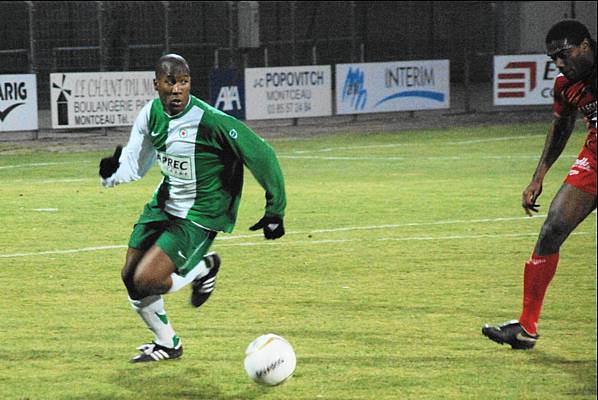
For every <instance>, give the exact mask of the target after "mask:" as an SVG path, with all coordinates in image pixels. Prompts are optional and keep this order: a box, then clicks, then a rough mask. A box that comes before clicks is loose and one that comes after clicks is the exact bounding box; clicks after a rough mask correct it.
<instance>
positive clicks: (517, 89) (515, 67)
mask: <svg viewBox="0 0 598 400" xmlns="http://www.w3.org/2000/svg"><path fill="white" fill-rule="evenodd" d="M536 68H537V66H536V62H535V61H513V62H510V63H508V64H507V65H506V66H505V67H504V70H508V71H507V72H501V73H499V74H498V94H497V96H498V97H499V98H505V97H510V98H513V97H517V98H519V97H525V94H526V83H528V85H527V91H528V92H531V91H532V90H534V89H535V88H536V85H537V77H536V75H537V74H536Z"/></svg>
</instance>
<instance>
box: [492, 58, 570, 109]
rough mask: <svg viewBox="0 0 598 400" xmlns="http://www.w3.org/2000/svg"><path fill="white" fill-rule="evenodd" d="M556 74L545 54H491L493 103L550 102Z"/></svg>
mask: <svg viewBox="0 0 598 400" xmlns="http://www.w3.org/2000/svg"><path fill="white" fill-rule="evenodd" d="M558 74H559V71H558V69H557V68H556V66H555V65H554V62H552V60H551V59H550V58H548V57H547V56H546V55H545V54H526V55H512V56H494V90H493V92H494V105H495V106H515V105H529V104H551V103H552V89H553V85H554V78H555V77H556V76H557V75H558Z"/></svg>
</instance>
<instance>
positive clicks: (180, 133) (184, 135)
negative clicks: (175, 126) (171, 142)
mask: <svg viewBox="0 0 598 400" xmlns="http://www.w3.org/2000/svg"><path fill="white" fill-rule="evenodd" d="M179 136H180V137H182V138H186V137H187V136H188V133H187V131H186V130H185V129H183V130H181V131H180V132H179Z"/></svg>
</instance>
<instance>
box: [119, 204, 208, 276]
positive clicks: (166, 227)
mask: <svg viewBox="0 0 598 400" xmlns="http://www.w3.org/2000/svg"><path fill="white" fill-rule="evenodd" d="M164 215H165V216H166V219H164V220H159V221H147V220H144V218H140V220H139V221H138V222H137V224H135V227H134V228H133V232H132V233H131V237H130V238H129V247H130V248H133V249H138V250H141V251H147V250H149V248H150V247H152V246H153V245H154V244H155V245H156V246H158V247H160V248H161V249H162V251H164V253H166V255H167V256H168V257H170V259H171V260H172V262H174V265H175V266H176V270H177V274H179V275H181V276H185V275H187V273H188V272H189V271H191V270H192V269H193V268H195V267H196V266H197V264H199V263H200V261H201V260H202V259H203V256H205V255H206V253H207V252H208V250H209V248H210V246H211V245H212V242H213V241H214V239H215V238H216V232H214V231H211V230H209V229H205V228H202V227H201V226H199V225H196V224H194V223H193V222H191V221H189V220H186V219H182V218H178V217H174V216H172V215H168V214H164Z"/></svg>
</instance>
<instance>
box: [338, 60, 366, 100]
mask: <svg viewBox="0 0 598 400" xmlns="http://www.w3.org/2000/svg"><path fill="white" fill-rule="evenodd" d="M347 99H350V101H351V107H353V108H355V109H356V110H363V108H364V107H365V103H366V102H367V99H368V91H367V90H366V88H365V78H364V74H363V71H362V70H360V69H359V68H356V69H355V70H353V68H351V67H349V72H348V73H347V77H346V78H345V85H344V86H343V95H342V100H341V101H342V102H343V103H344V102H345V100H347Z"/></svg>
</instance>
